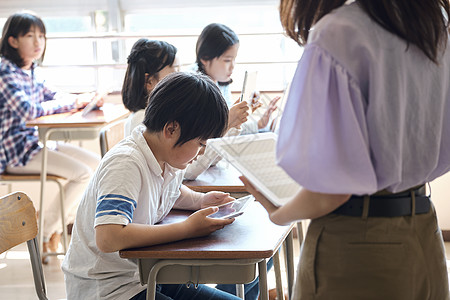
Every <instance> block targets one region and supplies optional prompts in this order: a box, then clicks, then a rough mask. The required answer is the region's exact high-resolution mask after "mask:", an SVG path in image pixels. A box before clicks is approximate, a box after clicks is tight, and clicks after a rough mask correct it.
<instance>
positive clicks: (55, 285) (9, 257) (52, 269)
mask: <svg viewBox="0 0 450 300" xmlns="http://www.w3.org/2000/svg"><path fill="white" fill-rule="evenodd" d="M445 247H446V253H447V258H449V260H447V266H448V270H449V281H450V242H446V243H445ZM294 250H295V259H294V261H295V262H297V261H298V255H299V244H298V241H297V240H294ZM280 258H281V261H284V258H283V257H282V256H281V257H280ZM61 262H62V257H60V258H58V257H51V258H50V262H49V264H48V265H45V266H44V276H45V281H46V285H47V294H48V298H49V299H51V300H56V299H58V300H59V299H65V298H66V293H65V289H64V275H63V273H62V271H61ZM282 265H283V264H282ZM282 273H283V286H284V287H285V289H286V288H287V283H286V279H285V278H286V275H285V269H284V266H282ZM268 280H269V288H274V287H275V276H274V272H273V271H271V272H269V274H268ZM0 295H1V296H0V298H1V299H8V300H35V299H37V296H36V292H35V290H34V283H33V276H32V273H31V265H30V263H29V258H28V251H27V247H26V244H21V245H18V246H16V247H14V248H13V249H11V250H9V251H7V252H5V253H2V254H0Z"/></svg>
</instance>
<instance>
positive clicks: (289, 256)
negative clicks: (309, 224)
mask: <svg viewBox="0 0 450 300" xmlns="http://www.w3.org/2000/svg"><path fill="white" fill-rule="evenodd" d="M285 257H286V273H287V279H288V293H289V297H291V296H292V289H293V286H294V233H293V232H292V230H291V232H289V235H288V236H287V238H286V240H285Z"/></svg>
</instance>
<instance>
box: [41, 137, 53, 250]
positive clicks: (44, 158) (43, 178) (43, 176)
mask: <svg viewBox="0 0 450 300" xmlns="http://www.w3.org/2000/svg"><path fill="white" fill-rule="evenodd" d="M43 133H44V134H43V135H44V138H43V141H42V143H43V144H44V147H43V148H42V162H41V194H40V197H41V199H40V203H39V228H38V231H39V250H40V251H41V253H43V244H44V193H45V182H46V181H47V151H48V149H47V140H48V137H49V135H50V130H47V129H45V130H44V131H43Z"/></svg>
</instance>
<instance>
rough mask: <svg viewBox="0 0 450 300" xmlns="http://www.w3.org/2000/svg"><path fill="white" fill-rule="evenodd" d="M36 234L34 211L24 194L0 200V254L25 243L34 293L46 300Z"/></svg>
mask: <svg viewBox="0 0 450 300" xmlns="http://www.w3.org/2000/svg"><path fill="white" fill-rule="evenodd" d="M37 233H38V226H37V220H36V210H35V209H34V206H33V203H32V202H31V200H30V199H29V198H28V196H27V195H26V194H25V193H22V192H16V193H12V194H8V195H6V196H4V197H2V198H0V253H3V252H5V251H6V250H9V249H11V248H12V247H14V246H17V245H19V244H21V243H23V242H27V246H28V252H29V253H30V261H31V268H32V271H33V278H34V286H35V288H36V293H37V295H38V298H39V299H47V295H46V290H45V279H44V272H43V270H42V264H41V257H40V251H39V247H38V242H37Z"/></svg>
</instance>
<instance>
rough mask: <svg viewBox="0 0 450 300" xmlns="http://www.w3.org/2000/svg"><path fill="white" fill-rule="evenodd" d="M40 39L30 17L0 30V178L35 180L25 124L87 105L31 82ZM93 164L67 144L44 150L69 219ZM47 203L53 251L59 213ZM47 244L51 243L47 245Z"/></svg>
mask: <svg viewBox="0 0 450 300" xmlns="http://www.w3.org/2000/svg"><path fill="white" fill-rule="evenodd" d="M45 33H46V31H45V26H44V23H43V22H42V20H41V19H40V18H39V17H37V16H35V15H34V14H32V13H30V12H20V13H16V14H13V15H11V16H10V17H9V18H8V20H7V21H6V23H5V25H4V28H3V33H2V39H1V42H0V55H1V62H0V135H1V144H0V173H11V174H39V173H40V170H41V159H42V153H41V146H40V144H39V139H38V133H37V130H36V128H30V127H26V122H27V121H30V120H33V119H35V118H37V117H40V116H43V115H50V114H55V113H62V112H67V111H70V110H72V109H77V108H81V107H83V105H86V103H83V101H80V99H78V98H77V97H75V96H74V95H60V94H57V93H55V92H53V91H51V90H50V89H48V88H47V87H46V86H45V84H44V82H42V81H39V80H38V79H37V78H36V74H35V69H36V61H38V60H42V59H43V55H44V52H45V45H46V36H45ZM101 102H102V100H100V101H99V102H98V104H100V105H101V104H102V103H101ZM98 162H99V157H98V155H95V154H94V153H91V152H89V151H86V150H83V149H81V148H79V147H75V146H71V145H68V144H58V145H57V146H56V147H55V148H53V149H49V152H48V173H49V174H53V175H58V176H62V177H65V178H67V183H66V185H65V187H64V192H65V195H66V199H65V201H66V203H65V205H66V206H65V207H66V214H67V217H68V218H70V213H71V212H73V211H74V210H76V207H77V205H78V202H79V200H80V198H81V196H82V193H83V192H84V189H85V187H86V185H87V183H88V181H89V178H90V176H91V173H92V172H93V170H94V169H95V168H96V166H97V164H98ZM49 200H50V201H46V203H45V204H46V205H45V207H44V209H45V221H44V224H45V226H44V236H45V240H44V245H45V246H47V247H50V250H52V251H53V250H56V249H55V248H56V247H57V245H58V241H59V237H60V233H59V231H57V230H60V229H58V226H59V225H58V224H60V213H59V211H60V208H59V201H57V197H56V195H55V197H52V198H50V199H49ZM72 214H73V213H72ZM72 218H73V217H72ZM68 221H70V219H68ZM50 239H51V240H52V243H48V241H49V240H50ZM45 248H46V247H44V252H45V251H46V249H45Z"/></svg>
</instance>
